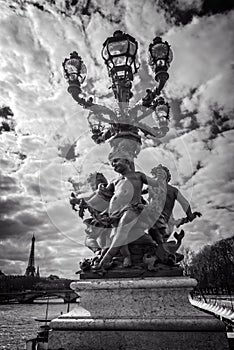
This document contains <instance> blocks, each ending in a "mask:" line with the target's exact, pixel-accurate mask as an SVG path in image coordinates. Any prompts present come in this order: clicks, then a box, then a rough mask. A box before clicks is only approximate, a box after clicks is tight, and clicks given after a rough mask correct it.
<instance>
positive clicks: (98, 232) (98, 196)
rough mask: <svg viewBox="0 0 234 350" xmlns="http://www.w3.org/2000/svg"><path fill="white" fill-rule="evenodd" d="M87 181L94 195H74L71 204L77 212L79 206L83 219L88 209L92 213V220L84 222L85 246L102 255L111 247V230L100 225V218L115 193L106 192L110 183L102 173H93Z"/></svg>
mask: <svg viewBox="0 0 234 350" xmlns="http://www.w3.org/2000/svg"><path fill="white" fill-rule="evenodd" d="M87 181H88V182H89V184H90V187H91V189H92V190H93V193H92V194H91V195H90V196H87V197H82V198H80V197H76V196H75V195H74V194H73V195H72V196H71V198H70V204H71V205H72V207H73V209H74V210H76V208H75V206H76V205H78V206H79V216H80V217H81V218H82V219H83V217H84V211H85V210H86V209H88V211H89V212H90V214H91V216H90V218H88V219H85V220H84V223H85V225H86V229H85V232H86V238H85V245H86V247H88V248H89V249H91V250H92V251H93V252H94V253H95V254H100V253H101V251H102V250H103V249H107V248H108V247H109V244H110V242H109V239H110V237H109V236H110V230H111V229H110V228H108V227H107V226H105V225H103V224H100V222H99V221H98V217H99V215H100V213H101V212H103V211H104V210H106V209H107V208H108V206H109V202H110V198H111V197H112V195H113V193H111V192H109V191H108V190H106V186H107V184H108V181H107V179H106V178H105V176H104V175H103V174H102V173H98V172H95V173H91V174H90V175H89V177H88V179H87ZM76 211H77V210H76Z"/></svg>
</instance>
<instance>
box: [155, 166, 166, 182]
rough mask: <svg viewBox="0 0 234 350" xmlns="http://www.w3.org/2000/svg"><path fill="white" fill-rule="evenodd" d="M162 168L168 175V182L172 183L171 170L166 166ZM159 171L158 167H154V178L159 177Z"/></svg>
mask: <svg viewBox="0 0 234 350" xmlns="http://www.w3.org/2000/svg"><path fill="white" fill-rule="evenodd" d="M162 168H163V170H165V172H166V174H167V182H170V180H171V173H170V170H169V169H168V168H167V167H166V166H162ZM157 169H158V167H154V168H153V169H151V174H152V175H153V176H157Z"/></svg>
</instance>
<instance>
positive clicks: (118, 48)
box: [108, 40, 128, 56]
mask: <svg viewBox="0 0 234 350" xmlns="http://www.w3.org/2000/svg"><path fill="white" fill-rule="evenodd" d="M108 49H109V51H110V54H111V55H113V56H114V55H120V54H123V55H125V54H126V53H127V49H128V41H127V40H122V41H116V42H113V43H109V44H108Z"/></svg>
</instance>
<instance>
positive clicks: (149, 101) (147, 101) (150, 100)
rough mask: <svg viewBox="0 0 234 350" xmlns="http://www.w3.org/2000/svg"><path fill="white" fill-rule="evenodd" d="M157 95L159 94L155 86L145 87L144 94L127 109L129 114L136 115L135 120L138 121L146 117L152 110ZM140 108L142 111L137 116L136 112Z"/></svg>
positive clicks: (155, 103)
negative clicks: (153, 87) (152, 87)
mask: <svg viewBox="0 0 234 350" xmlns="http://www.w3.org/2000/svg"><path fill="white" fill-rule="evenodd" d="M158 95H159V94H158V90H157V88H155V89H154V90H151V89H146V95H145V96H144V97H143V98H142V99H141V100H140V101H139V102H138V103H137V104H136V105H135V106H134V107H133V108H131V109H130V111H129V114H130V115H132V116H133V115H134V114H135V115H136V117H134V119H135V121H137V122H139V121H140V120H142V119H144V118H146V117H147V116H148V115H149V114H151V113H153V112H154V108H155V107H156V105H157V102H156V101H155V99H156V97H157V96H158ZM142 110H143V111H144V113H142V114H141V115H139V117H137V112H138V111H142Z"/></svg>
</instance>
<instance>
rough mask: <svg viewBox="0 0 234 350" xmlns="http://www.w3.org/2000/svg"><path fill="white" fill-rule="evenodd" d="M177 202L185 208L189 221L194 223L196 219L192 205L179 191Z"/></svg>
mask: <svg viewBox="0 0 234 350" xmlns="http://www.w3.org/2000/svg"><path fill="white" fill-rule="evenodd" d="M177 201H178V202H179V203H180V205H181V207H182V208H183V210H184V212H185V213H186V215H187V217H188V219H189V221H192V220H193V219H194V217H193V213H192V210H191V207H190V204H189V202H188V201H187V199H186V198H185V197H184V196H183V195H182V193H181V192H180V191H179V190H177Z"/></svg>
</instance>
